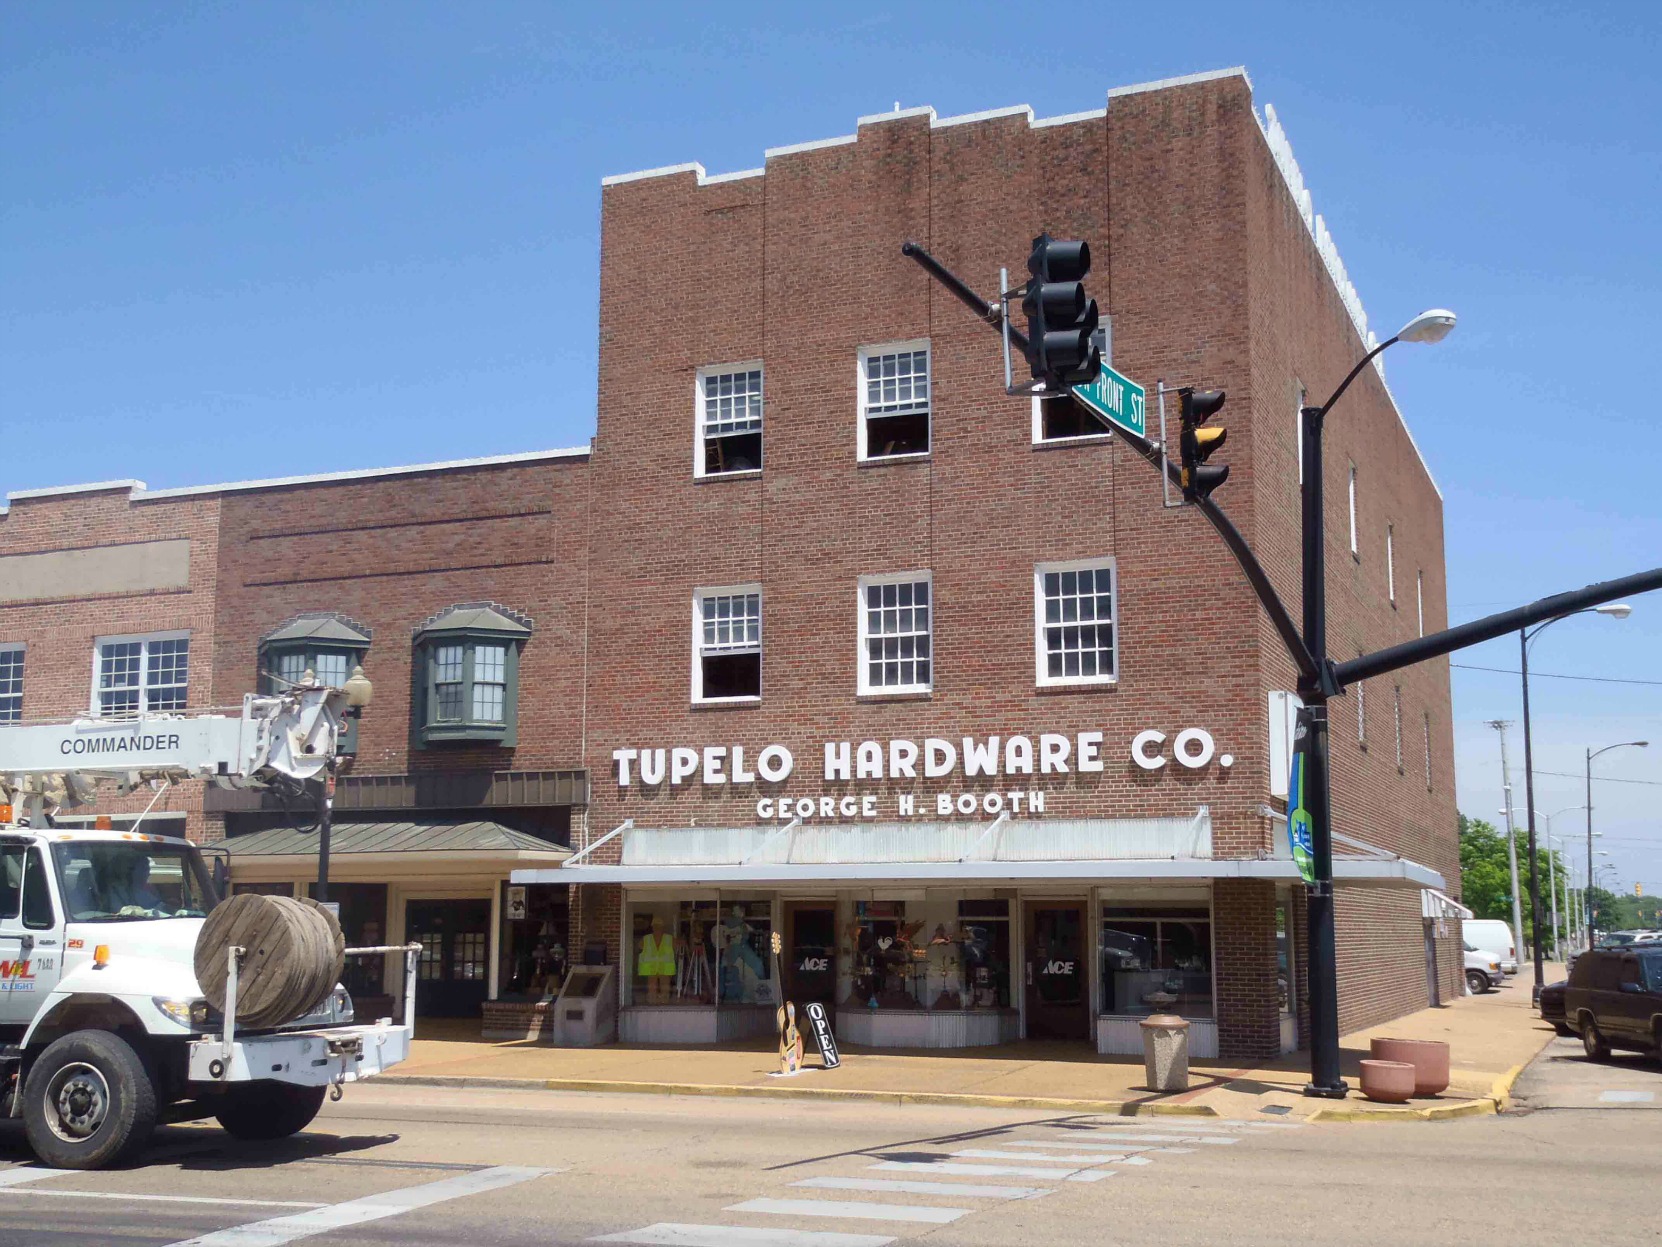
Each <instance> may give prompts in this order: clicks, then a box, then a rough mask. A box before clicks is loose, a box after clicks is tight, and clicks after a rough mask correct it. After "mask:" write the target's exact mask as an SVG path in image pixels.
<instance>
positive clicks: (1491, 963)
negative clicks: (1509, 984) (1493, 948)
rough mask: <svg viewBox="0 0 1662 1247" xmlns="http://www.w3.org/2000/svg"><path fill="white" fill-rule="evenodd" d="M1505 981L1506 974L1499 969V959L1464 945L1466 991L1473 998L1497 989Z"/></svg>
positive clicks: (1492, 954)
mask: <svg viewBox="0 0 1662 1247" xmlns="http://www.w3.org/2000/svg"><path fill="white" fill-rule="evenodd" d="M1505 981H1506V973H1505V971H1503V970H1502V969H1501V968H1500V958H1499V957H1498V956H1497V955H1496V954H1494V953H1491V952H1485V951H1483V950H1482V949H1480V948H1473V947H1472V946H1471V945H1470V944H1467V945H1466V990H1467V991H1469V992H1471V994H1472V995H1474V996H1481V995H1482V994H1483V993H1484V992H1486V991H1488V990H1489V989H1490V988H1492V987H1499V986H1500V985H1501V984H1502V983H1504V982H1505Z"/></svg>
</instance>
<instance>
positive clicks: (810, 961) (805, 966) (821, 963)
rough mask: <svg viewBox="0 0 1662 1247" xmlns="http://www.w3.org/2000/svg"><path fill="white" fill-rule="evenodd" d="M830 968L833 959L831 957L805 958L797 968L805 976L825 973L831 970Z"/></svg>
mask: <svg viewBox="0 0 1662 1247" xmlns="http://www.w3.org/2000/svg"><path fill="white" fill-rule="evenodd" d="M830 968H831V958H829V957H804V958H803V959H802V964H800V965H799V966H797V969H798V970H801V971H802V972H803V973H805V974H813V973H815V972H823V971H825V970H829V969H830Z"/></svg>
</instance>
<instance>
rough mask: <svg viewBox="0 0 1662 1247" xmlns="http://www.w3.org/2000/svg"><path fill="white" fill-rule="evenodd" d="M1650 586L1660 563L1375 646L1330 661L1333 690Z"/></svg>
mask: <svg viewBox="0 0 1662 1247" xmlns="http://www.w3.org/2000/svg"><path fill="white" fill-rule="evenodd" d="M1653 589H1662V567H1657V568H1652V569H1651V570H1650V571H1648V572H1635V573H1634V574H1633V575H1631V576H1623V577H1622V578H1621V579H1619V580H1601V581H1600V582H1599V583H1598V584H1592V585H1588V586H1587V587H1586V588H1585V589H1574V590H1571V591H1570V592H1568V593H1555V594H1553V595H1552V596H1551V597H1546V598H1541V599H1540V600H1539V601H1535V602H1531V603H1530V604H1529V605H1528V606H1517V607H1514V608H1513V609H1511V610H1509V611H1501V612H1500V614H1498V615H1485V616H1484V617H1483V618H1482V619H1474V620H1472V621H1471V622H1470V623H1463V624H1460V625H1459V626H1458V627H1454V628H1448V629H1445V630H1444V631H1442V632H1433V633H1431V634H1430V635H1429V636H1423V637H1418V638H1416V639H1414V640H1412V641H1405V642H1403V644H1401V645H1393V646H1391V647H1390V648H1389V649H1382V650H1378V651H1376V652H1374V653H1372V654H1363V655H1362V656H1361V657H1360V658H1352V659H1350V660H1349V661H1347V662H1341V663H1335V664H1334V665H1333V667H1332V676H1333V679H1334V682H1335V684H1336V686H1337V688H1339V689H1343V688H1344V687H1346V686H1347V685H1351V684H1355V683H1356V682H1357V681H1359V680H1367V679H1370V678H1372V677H1373V676H1376V675H1384V674H1385V673H1386V672H1389V671H1397V670H1400V669H1401V668H1403V667H1411V666H1413V665H1414V664H1415V663H1417V662H1424V661H1426V659H1428V658H1441V657H1442V656H1443V655H1444V654H1452V653H1453V652H1454V651H1455V650H1457V649H1465V648H1466V647H1467V646H1468V645H1477V644H1480V643H1481V642H1484V641H1492V640H1494V639H1495V638H1496V637H1502V636H1506V635H1507V634H1508V633H1512V632H1516V631H1517V630H1518V629H1519V628H1527V627H1529V625H1530V624H1536V623H1540V622H1541V621H1542V620H1546V619H1556V618H1557V617H1558V616H1559V615H1568V614H1570V613H1571V612H1572V611H1578V610H1585V609H1586V608H1587V607H1589V606H1598V605H1600V604H1601V603H1604V602H1614V601H1616V600H1618V599H1619V598H1625V597H1628V596H1630V595H1632V594H1635V593H1648V592H1650V591H1651V590H1653Z"/></svg>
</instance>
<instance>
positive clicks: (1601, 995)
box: [1564, 944, 1662, 1061]
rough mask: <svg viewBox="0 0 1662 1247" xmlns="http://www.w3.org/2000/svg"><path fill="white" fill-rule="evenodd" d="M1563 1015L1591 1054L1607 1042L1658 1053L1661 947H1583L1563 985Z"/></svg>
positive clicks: (1661, 1038)
mask: <svg viewBox="0 0 1662 1247" xmlns="http://www.w3.org/2000/svg"><path fill="white" fill-rule="evenodd" d="M1564 1016H1565V1019H1566V1021H1568V1023H1569V1024H1570V1026H1571V1027H1573V1028H1574V1029H1575V1030H1576V1031H1577V1032H1579V1033H1580V1035H1581V1046H1582V1047H1583V1048H1585V1049H1586V1050H1587V1056H1588V1058H1589V1059H1590V1060H1594V1061H1603V1060H1606V1059H1608V1058H1609V1056H1610V1050H1611V1049H1612V1048H1626V1049H1629V1050H1632V1051H1637V1052H1654V1053H1657V1054H1658V1055H1662V947H1658V946H1656V945H1654V944H1649V945H1646V944H1641V945H1638V946H1637V947H1635V946H1632V945H1629V946H1627V947H1625V948H1595V949H1594V950H1593V951H1592V952H1589V953H1583V954H1582V955H1581V957H1579V958H1578V959H1577V960H1576V963H1575V968H1574V969H1573V970H1571V971H1570V981H1569V986H1568V987H1566V988H1565V989H1564Z"/></svg>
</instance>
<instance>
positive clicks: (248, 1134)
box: [214, 1079, 329, 1139]
mask: <svg viewBox="0 0 1662 1247" xmlns="http://www.w3.org/2000/svg"><path fill="white" fill-rule="evenodd" d="M328 1090H329V1088H327V1087H297V1086H295V1085H294V1084H292V1083H286V1082H272V1081H270V1080H264V1079H262V1080H261V1081H259V1082H250V1083H243V1084H242V1085H241V1086H238V1087H232V1088H231V1089H230V1091H229V1092H228V1093H227V1095H226V1097H225V1100H224V1102H223V1103H221V1104H220V1106H219V1110H218V1112H216V1113H215V1114H214V1116H215V1117H216V1118H218V1119H219V1124H220V1125H221V1126H224V1127H225V1129H226V1130H227V1131H229V1132H230V1133H231V1134H232V1135H233V1136H235V1137H236V1138H239V1139H286V1138H288V1137H289V1135H291V1134H298V1133H300V1131H302V1130H304V1129H305V1128H306V1127H307V1126H309V1125H311V1124H312V1118H314V1117H316V1116H317V1112H318V1110H319V1109H320V1108H322V1107H323V1097H324V1096H325V1095H326V1094H327V1093H328Z"/></svg>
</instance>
